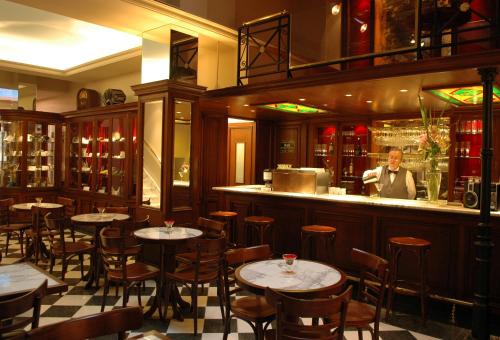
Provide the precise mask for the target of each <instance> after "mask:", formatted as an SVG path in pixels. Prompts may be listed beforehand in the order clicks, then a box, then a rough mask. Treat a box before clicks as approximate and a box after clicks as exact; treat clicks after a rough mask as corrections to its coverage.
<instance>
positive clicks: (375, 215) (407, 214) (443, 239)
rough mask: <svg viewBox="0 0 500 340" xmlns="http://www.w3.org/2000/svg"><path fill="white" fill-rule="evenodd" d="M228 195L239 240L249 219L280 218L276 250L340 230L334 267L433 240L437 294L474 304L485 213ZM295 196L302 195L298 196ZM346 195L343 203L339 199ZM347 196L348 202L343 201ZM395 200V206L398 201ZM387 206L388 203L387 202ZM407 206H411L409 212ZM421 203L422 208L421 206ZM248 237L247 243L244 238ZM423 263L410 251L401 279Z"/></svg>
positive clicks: (495, 281)
mask: <svg viewBox="0 0 500 340" xmlns="http://www.w3.org/2000/svg"><path fill="white" fill-rule="evenodd" d="M215 190H221V191H223V192H224V198H225V203H226V208H227V209H229V210H231V211H235V212H237V213H238V228H237V230H238V236H239V237H242V233H241V231H242V227H243V218H244V217H245V216H250V215H264V216H270V217H273V218H274V219H275V249H274V251H275V253H277V254H282V253H288V252H294V253H300V229H301V227H302V226H304V225H309V224H321V225H330V226H334V227H336V228H337V240H336V243H335V265H337V266H339V267H340V268H341V269H342V270H345V271H346V272H348V273H349V272H353V267H352V265H351V262H350V253H351V249H352V248H359V249H363V250H366V251H369V252H373V253H375V254H377V255H379V256H381V257H383V258H387V257H388V251H387V244H388V239H389V238H391V237H393V236H414V237H419V238H424V239H426V240H428V241H430V242H432V247H431V251H430V252H429V257H428V261H429V262H428V278H429V279H428V281H429V284H430V287H431V293H432V294H436V295H438V296H441V297H446V298H453V299H459V300H464V301H471V299H472V285H473V275H474V270H473V265H474V256H473V254H474V249H473V247H474V244H473V242H474V232H475V226H476V225H477V223H478V221H479V214H478V212H479V211H478V210H471V209H465V208H461V207H450V206H447V205H445V202H444V201H443V202H442V204H443V205H442V206H431V205H430V204H429V203H427V202H417V201H408V200H391V199H383V200H380V199H379V201H377V199H376V198H367V197H362V196H351V195H349V196H337V198H331V197H333V196H328V195H320V196H316V195H303V196H300V194H298V195H297V194H289V193H275V192H273V193H263V192H260V191H259V190H258V189H250V190H245V189H243V190H240V189H237V187H234V188H231V187H225V188H215ZM294 195H295V196H294ZM339 197H340V199H338V198H339ZM342 197H344V198H342ZM391 201H392V202H393V203H394V204H391ZM382 202H384V203H382ZM405 204H409V205H411V206H407V207H405V206H404V205H405ZM419 205H422V207H421V208H420V207H419ZM491 225H492V228H491V238H492V241H493V243H495V244H500V212H492V217H491ZM240 240H241V239H240ZM499 258H500V249H499V248H498V247H494V248H493V253H492V268H491V282H490V284H491V290H490V291H491V306H492V307H493V309H494V310H495V311H496V313H499V312H500V261H499ZM415 268H416V259H415V258H412V257H411V256H409V255H407V254H403V256H402V258H401V262H400V274H401V276H402V277H405V278H414V277H415V275H416V272H415Z"/></svg>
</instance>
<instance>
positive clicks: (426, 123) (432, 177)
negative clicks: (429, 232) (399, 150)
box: [418, 96, 450, 202]
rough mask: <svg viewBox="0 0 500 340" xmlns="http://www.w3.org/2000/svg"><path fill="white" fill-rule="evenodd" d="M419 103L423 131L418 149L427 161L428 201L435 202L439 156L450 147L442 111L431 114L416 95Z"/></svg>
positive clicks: (439, 176) (438, 179) (439, 182)
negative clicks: (436, 115) (435, 114)
mask: <svg viewBox="0 0 500 340" xmlns="http://www.w3.org/2000/svg"><path fill="white" fill-rule="evenodd" d="M418 100H419V103H420V114H421V115H422V124H423V128H424V131H423V133H422V134H421V135H420V137H419V143H418V144H419V145H418V151H419V152H421V153H422V154H423V157H424V160H426V161H427V163H428V164H427V167H426V172H425V178H426V180H427V197H428V199H429V201H430V202H437V201H438V199H439V189H440V186H441V170H440V168H439V158H440V157H443V156H444V155H445V154H446V152H447V151H448V148H449V147H450V140H449V136H448V133H447V131H448V129H447V128H446V126H445V123H444V120H443V112H444V110H443V111H442V112H441V114H440V115H439V116H438V117H433V116H432V110H431V109H428V108H426V107H425V106H424V105H423V103H422V98H421V97H420V96H418Z"/></svg>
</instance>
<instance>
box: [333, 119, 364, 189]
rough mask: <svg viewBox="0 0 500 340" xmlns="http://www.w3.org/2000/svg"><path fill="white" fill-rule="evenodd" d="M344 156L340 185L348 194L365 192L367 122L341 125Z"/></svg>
mask: <svg viewBox="0 0 500 340" xmlns="http://www.w3.org/2000/svg"><path fill="white" fill-rule="evenodd" d="M341 145H342V158H341V164H340V170H341V174H340V186H341V187H344V188H346V190H347V193H348V194H353V195H359V194H364V190H363V189H364V186H363V181H362V176H363V172H364V171H365V170H366V169H367V156H368V128H367V125H366V124H356V125H344V126H342V127H341Z"/></svg>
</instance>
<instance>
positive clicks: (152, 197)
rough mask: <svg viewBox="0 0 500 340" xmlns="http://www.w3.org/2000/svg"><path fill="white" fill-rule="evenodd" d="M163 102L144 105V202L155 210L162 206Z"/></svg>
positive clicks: (151, 102) (156, 101)
mask: <svg viewBox="0 0 500 340" xmlns="http://www.w3.org/2000/svg"><path fill="white" fill-rule="evenodd" d="M162 109H163V100H155V101H150V102H146V103H144V147H143V156H142V157H143V158H142V202H143V204H145V205H149V206H151V207H153V208H158V209H159V208H160V204H161V199H160V198H161V148H162V140H163V136H162V126H163V123H162V122H163V114H162V113H163V110H162Z"/></svg>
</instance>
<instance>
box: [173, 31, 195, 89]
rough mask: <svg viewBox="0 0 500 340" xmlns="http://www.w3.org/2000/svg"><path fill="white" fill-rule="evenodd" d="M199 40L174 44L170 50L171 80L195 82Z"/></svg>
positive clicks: (189, 39) (191, 39) (184, 40)
mask: <svg viewBox="0 0 500 340" xmlns="http://www.w3.org/2000/svg"><path fill="white" fill-rule="evenodd" d="M197 57H198V38H196V37H193V38H188V39H183V40H179V41H176V42H174V43H173V44H172V45H171V48H170V60H171V63H170V79H173V80H194V81H195V82H196V76H197V66H196V65H197Z"/></svg>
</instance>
